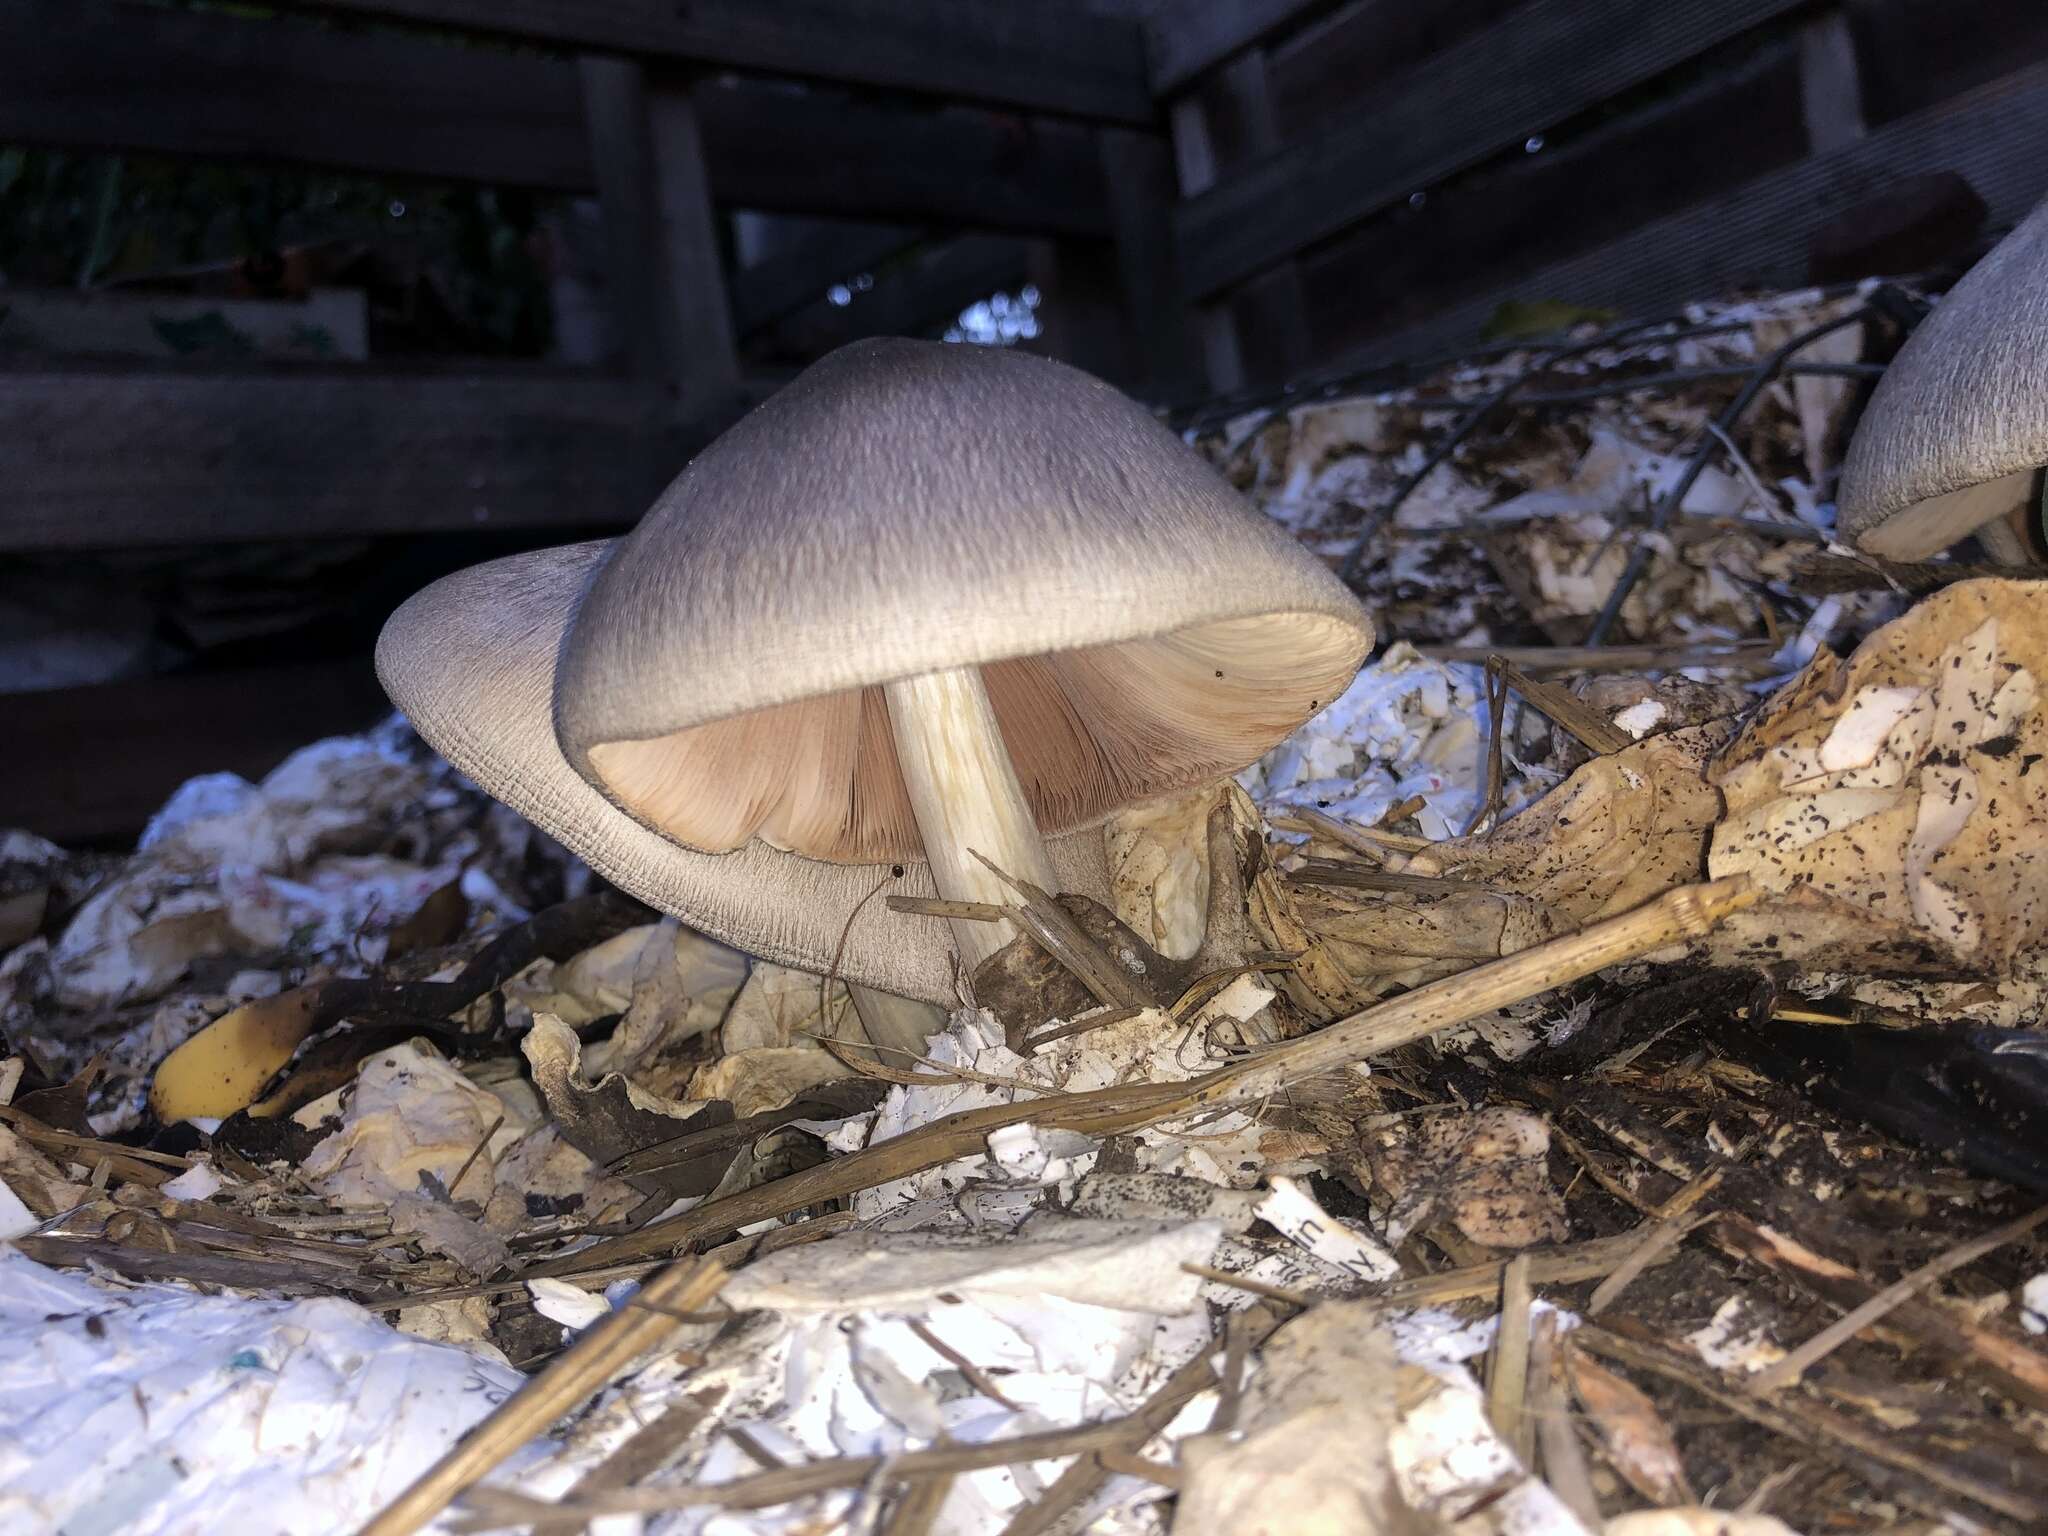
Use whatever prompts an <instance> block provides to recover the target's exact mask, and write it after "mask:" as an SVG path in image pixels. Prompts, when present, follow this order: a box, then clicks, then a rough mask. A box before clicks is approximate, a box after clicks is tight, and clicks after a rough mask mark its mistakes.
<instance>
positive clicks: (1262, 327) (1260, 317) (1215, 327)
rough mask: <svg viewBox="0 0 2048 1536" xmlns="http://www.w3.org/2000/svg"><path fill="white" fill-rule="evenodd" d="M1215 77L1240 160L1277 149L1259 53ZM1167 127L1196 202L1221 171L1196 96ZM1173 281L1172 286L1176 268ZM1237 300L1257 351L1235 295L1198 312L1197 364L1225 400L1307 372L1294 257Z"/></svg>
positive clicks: (1186, 192)
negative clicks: (1237, 132)
mask: <svg viewBox="0 0 2048 1536" xmlns="http://www.w3.org/2000/svg"><path fill="white" fill-rule="evenodd" d="M1217 78H1218V80H1219V82H1220V85H1221V89H1222V90H1223V92H1224V94H1225V96H1226V97H1227V99H1228V101H1229V104H1230V110H1231V114H1232V115H1233V116H1234V117H1235V118H1236V119H1237V120H1238V121H1239V122H1240V123H1241V125H1242V128H1243V134H1244V146H1243V147H1244V150H1245V153H1246V154H1247V155H1248V156H1252V157H1256V156H1259V155H1263V154H1267V153H1270V152H1271V151H1272V150H1274V149H1277V148H1278V147H1279V144H1280V135H1279V129H1278V127H1277V125H1276V123H1275V120H1274V116H1273V106H1272V102H1271V99H1270V98H1269V96H1268V94H1267V82H1266V52H1265V50H1264V49H1263V48H1252V49H1249V50H1247V51H1246V52H1244V53H1243V54H1241V55H1240V56H1239V57H1238V58H1237V59H1235V60H1234V61H1233V62H1231V63H1230V64H1229V65H1227V66H1225V68H1224V69H1223V70H1222V71H1221V72H1220V73H1219V75H1218V77H1217ZM1170 121H1171V123H1172V129H1173V148H1174V160H1175V164H1176V167H1177V169H1178V171H1179V174H1180V184H1181V185H1180V191H1181V196H1182V197H1183V198H1191V197H1196V196H1198V195H1200V194H1201V193H1203V192H1205V191H1207V190H1208V189H1209V188H1210V187H1212V186H1214V185H1215V184H1216V181H1217V178H1218V176H1219V174H1220V172H1221V171H1222V170H1223V169H1224V168H1223V167H1222V166H1220V165H1219V164H1218V161H1217V154H1216V148H1215V144H1216V136H1215V134H1214V132H1213V131H1212V127H1211V124H1210V122H1209V120H1208V114H1207V112H1206V110H1205V108H1204V107H1203V104H1202V102H1201V100H1200V99H1199V98H1198V97H1197V96H1194V95H1189V96H1187V97H1184V98H1183V99H1182V100H1180V101H1178V102H1176V103H1175V104H1174V107H1173V109H1172V112H1171V115H1170ZM1233 169H1234V167H1233ZM1112 196H1114V192H1113V191H1112ZM1175 276H1176V279H1178V276H1179V273H1178V269H1177V268H1176V273H1175ZM1242 294H1243V297H1244V298H1245V299H1246V300H1247V301H1248V303H1247V305H1246V307H1247V308H1248V309H1249V311H1250V312H1251V313H1252V314H1254V315H1255V316H1256V320H1255V324H1254V326H1253V329H1254V330H1255V331H1256V332H1257V333H1258V336H1259V338H1260V339H1261V340H1262V341H1263V342H1264V343H1265V344H1264V346H1263V347H1261V348H1258V349H1254V348H1253V347H1251V346H1248V345H1247V340H1248V338H1247V337H1246V335H1245V333H1244V328H1243V327H1242V325H1241V324H1240V320H1239V313H1238V304H1237V302H1236V300H1237V298H1238V295H1235V294H1228V293H1226V294H1221V295H1218V296H1217V297H1216V298H1215V299H1214V300H1213V301H1212V302H1210V303H1207V304H1204V305H1201V306H1200V307H1199V308H1198V310H1197V314H1198V315H1199V330H1200V334H1201V341H1202V358H1203V365H1204V369H1205V371H1206V372H1207V374H1208V381H1209V388H1210V389H1211V391H1213V392H1214V393H1216V394H1230V393H1233V392H1235V391H1237V390H1240V389H1243V388H1245V387H1246V386H1247V385H1248V384H1251V383H1254V382H1277V380H1275V379H1272V378H1264V377H1261V378H1255V377H1254V375H1255V374H1257V375H1274V374H1277V375H1279V376H1281V377H1286V376H1289V375H1292V374H1294V373H1296V372H1298V371H1299V370H1300V369H1301V368H1303V367H1304V366H1306V364H1307V362H1308V359H1309V335H1308V320H1307V313H1306V309H1305V306H1304V302H1303V297H1302V288H1301V271H1300V268H1299V267H1298V266H1297V265H1296V263H1295V262H1294V260H1293V259H1292V258H1289V259H1288V260H1286V261H1283V262H1281V263H1280V264H1279V265H1277V266H1276V267H1274V268H1273V269H1272V270H1271V271H1270V272H1266V273H1262V274H1260V276H1259V277H1257V278H1256V279H1254V280H1253V281H1252V282H1251V283H1248V284H1246V285H1245V288H1244V289H1243V290H1242Z"/></svg>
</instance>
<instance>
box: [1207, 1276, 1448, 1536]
mask: <svg viewBox="0 0 2048 1536" xmlns="http://www.w3.org/2000/svg"><path fill="white" fill-rule="evenodd" d="M1395 1367H1396V1361H1395V1358H1394V1347H1393V1341H1392V1339H1391V1337H1390V1336H1389V1335H1388V1333H1387V1331H1386V1329H1385V1327H1384V1326H1383V1324H1382V1322H1381V1319H1380V1318H1379V1316H1378V1314H1377V1312H1376V1311H1375V1310H1374V1308H1373V1307H1372V1306H1371V1305H1370V1304H1369V1303H1365V1302H1355V1301H1333V1302H1329V1303H1326V1304H1325V1305H1323V1306H1320V1307H1317V1308H1316V1309H1315V1310H1313V1311H1311V1312H1309V1313H1307V1314H1305V1315H1303V1316H1301V1317H1298V1318H1296V1319H1295V1320H1294V1321H1292V1322H1290V1323H1288V1324H1286V1325H1285V1326H1284V1327H1282V1328H1281V1329H1279V1330H1278V1331H1277V1332H1276V1333H1275V1334H1274V1335H1273V1336H1272V1337H1271V1338H1270V1339H1268V1340H1267V1341H1266V1343H1265V1345H1264V1347H1263V1348H1262V1349H1261V1351H1260V1366H1259V1372H1258V1375H1257V1376H1256V1377H1255V1378H1254V1379H1253V1380H1252V1381H1251V1382H1250V1384H1249V1385H1248V1386H1247V1388H1246V1390H1245V1392H1244V1395H1243V1396H1242V1397H1241V1398H1240V1399H1239V1400H1238V1411H1237V1420H1236V1423H1235V1424H1234V1425H1232V1426H1231V1427H1230V1431H1229V1432H1227V1433H1218V1434H1212V1435H1201V1436H1198V1437H1195V1438H1194V1439H1191V1440H1187V1441H1183V1442H1182V1444H1181V1458H1182V1461H1183V1464H1184V1466H1185V1468H1186V1472H1187V1486H1186V1487H1185V1489H1184V1490H1183V1491H1182V1493H1181V1497H1180V1502H1179V1505H1178V1507H1177V1508H1176V1510H1175V1512H1174V1519H1173V1533H1174V1536H1266V1533H1270V1536H1282V1533H1289V1536H1342V1533H1349V1532H1354V1531H1375V1532H1389V1533H1391V1532H1400V1531H1421V1530H1424V1529H1427V1528H1429V1525H1430V1522H1427V1521H1424V1520H1423V1519H1421V1518H1420V1517H1419V1516H1417V1515H1416V1514H1415V1512H1414V1511H1412V1510H1410V1509H1409V1508H1408V1506H1407V1505H1406V1504H1405V1503H1404V1502H1403V1500H1402V1498H1401V1492H1400V1489H1399V1488H1398V1487H1397V1486H1396V1484H1395V1481H1394V1474H1393V1468H1392V1466H1391V1465H1390V1464H1389V1461H1388V1456H1387V1438H1388V1434H1389V1431H1390V1430H1391V1428H1392V1426H1393V1422H1394V1371H1395Z"/></svg>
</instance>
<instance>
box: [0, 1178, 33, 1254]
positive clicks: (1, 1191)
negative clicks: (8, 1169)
mask: <svg viewBox="0 0 2048 1536" xmlns="http://www.w3.org/2000/svg"><path fill="white" fill-rule="evenodd" d="M38 1225H39V1223H38V1222H37V1221H36V1215H35V1212H34V1211H31V1210H30V1209H29V1208H28V1207H27V1206H25V1205H23V1204H22V1203H21V1196H19V1195H17V1194H16V1193H15V1192H14V1191H13V1190H11V1189H9V1188H8V1187H7V1181H6V1180H5V1179H0V1242H5V1241H6V1240H7V1239H8V1238H10V1237H22V1236H24V1235H26V1234H27V1233H30V1232H33V1231H35V1229H36V1227H37V1226H38Z"/></svg>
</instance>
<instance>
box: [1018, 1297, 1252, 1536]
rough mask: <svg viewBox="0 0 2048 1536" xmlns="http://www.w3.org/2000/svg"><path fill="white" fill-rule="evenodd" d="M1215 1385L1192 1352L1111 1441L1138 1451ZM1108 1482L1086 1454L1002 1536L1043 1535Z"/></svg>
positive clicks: (1248, 1330)
mask: <svg viewBox="0 0 2048 1536" xmlns="http://www.w3.org/2000/svg"><path fill="white" fill-rule="evenodd" d="M1277 1326H1278V1322H1277V1320H1276V1319H1273V1318H1271V1317H1270V1316H1268V1317H1264V1318H1262V1319H1261V1320H1260V1321H1259V1322H1256V1323H1253V1322H1249V1321H1248V1322H1247V1324H1246V1335H1247V1338H1248V1340H1249V1342H1250V1343H1252V1344H1257V1343H1258V1342H1259V1341H1260V1340H1262V1339H1264V1338H1265V1336H1266V1335H1267V1334H1268V1333H1270V1332H1272V1330H1273V1329H1274V1328H1275V1327H1277ZM1215 1385H1216V1373H1215V1372H1214V1371H1213V1370H1211V1369H1210V1367H1209V1359H1208V1356H1207V1354H1202V1355H1198V1356H1196V1357H1195V1358H1194V1359H1193V1360H1190V1361H1189V1362H1188V1363H1187V1364H1186V1365H1183V1366H1182V1367H1181V1368H1180V1369H1179V1370H1177V1371H1175V1372H1174V1373H1173V1374H1172V1375H1171V1376H1168V1377H1167V1378H1166V1380H1165V1381H1164V1382H1162V1383H1161V1384H1160V1386H1159V1389H1158V1390H1157V1391H1156V1392H1154V1393H1153V1394H1152V1395H1151V1396H1150V1397H1149V1398H1147V1399H1146V1400H1145V1403H1144V1405H1143V1406H1142V1407H1140V1408H1139V1409H1138V1411H1137V1412H1136V1413H1134V1414H1132V1415H1131V1416H1130V1418H1129V1419H1127V1420H1125V1421H1124V1422H1125V1424H1126V1426H1127V1430H1126V1433H1125V1435H1124V1436H1123V1437H1122V1438H1121V1439H1120V1440H1118V1441H1116V1442H1114V1443H1115V1444H1118V1445H1120V1446H1122V1447H1123V1448H1124V1449H1126V1450H1136V1449H1137V1448H1138V1447H1140V1446H1142V1445H1143V1444H1144V1443H1145V1442H1146V1441H1147V1440H1150V1439H1151V1438H1152V1437H1153V1436H1154V1435H1156V1434H1158V1433H1159V1431H1160V1430H1162V1429H1164V1428H1165V1427H1166V1426H1167V1425H1168V1424H1170V1423H1172V1422H1173V1417H1174V1415H1175V1414H1177V1413H1179V1412H1180V1411H1181V1409H1182V1408H1183V1407H1185V1406H1186V1405H1187V1404H1188V1403H1189V1402H1190V1401H1192V1400H1193V1399H1194V1397H1195V1396H1196V1395H1197V1394H1198V1393H1201V1392H1206V1391H1207V1390H1209V1388H1211V1387H1213V1386H1215ZM1108 1481H1109V1470H1108V1469H1107V1468H1106V1467H1104V1466H1103V1465H1102V1463H1101V1461H1100V1460H1099V1459H1098V1458H1096V1457H1093V1456H1084V1457H1083V1458H1082V1459H1081V1460H1079V1461H1077V1462H1075V1463H1074V1464H1073V1465H1072V1466H1070V1467H1068V1468H1067V1469H1066V1471H1064V1472H1062V1473H1061V1474H1060V1475H1059V1476H1058V1477H1057V1478H1055V1479H1054V1480H1053V1484H1052V1486H1051V1487H1050V1488H1048V1489H1046V1490H1045V1492H1044V1493H1042V1494H1040V1495H1039V1496H1038V1497H1037V1498H1036V1499H1034V1500H1033V1501H1032V1502H1031V1503H1029V1504H1026V1505H1025V1506H1024V1507H1023V1508H1021V1509H1019V1510H1018V1511H1017V1512H1016V1513H1015V1514H1013V1515H1011V1516H1010V1522H1009V1524H1007V1525H1005V1526H1004V1527H1003V1532H1002V1536H1046V1533H1047V1532H1049V1531H1051V1530H1053V1529H1054V1528H1055V1527H1056V1526H1057V1525H1058V1524H1059V1523H1060V1521H1061V1520H1062V1519H1063V1518H1064V1517H1065V1516H1066V1514H1067V1512H1068V1511H1069V1510H1073V1509H1077V1508H1079V1507H1080V1506H1081V1505H1082V1504H1085V1503H1086V1502H1087V1501H1088V1500H1089V1499H1091V1498H1093V1497H1094V1496H1095V1494H1096V1493H1097V1492H1098V1491H1099V1490H1100V1489H1101V1487H1102V1485H1103V1484H1104V1483H1106V1482H1108Z"/></svg>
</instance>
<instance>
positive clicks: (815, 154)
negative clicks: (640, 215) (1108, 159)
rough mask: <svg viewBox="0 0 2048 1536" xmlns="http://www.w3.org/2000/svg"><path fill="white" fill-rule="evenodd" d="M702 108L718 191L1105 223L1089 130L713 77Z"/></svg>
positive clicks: (801, 209)
mask: <svg viewBox="0 0 2048 1536" xmlns="http://www.w3.org/2000/svg"><path fill="white" fill-rule="evenodd" d="M696 103H697V114H698V119H699V121H700V123H701V124H702V126H703V131H704V145H705V153H706V156H707V157H708V159H709V161H710V165H711V175H712V189H713V191H714V192H716V194H717V196H718V199H719V201H721V202H724V203H732V204H738V205H740V206H742V207H747V208H759V209H764V210H767V211H770V212H783V213H811V214H820V215H839V216H841V217H845V218H856V219H875V220H884V221H900V222H903V223H916V222H920V221H922V222H930V223H934V224H944V225H948V226H951V227H955V228H971V229H1005V230H1014V231H1017V232H1018V233H1020V234H1030V233H1038V232H1045V233H1053V234H1076V235H1088V236H1100V235H1106V234H1108V233H1109V212H1108V201H1107V197H1106V195H1105V193H1104V190H1103V185H1102V171H1101V167H1100V166H1099V165H1098V164H1097V163H1096V159H1095V139H1094V135H1093V134H1092V133H1091V132H1090V131H1089V130H1088V129H1086V128H1083V127H1081V126H1079V125H1077V124H1073V123H1062V122H1054V121H1050V120H1047V119H1044V118H1035V119H1032V118H1014V117H1002V116H999V115H996V114H993V113H988V112H983V111H978V110H976V109H974V108H971V107H947V108H943V109H938V110H919V109H905V108H902V107H890V106H883V105H879V104H877V103H874V102H868V101H860V100H854V99H842V98H839V97H837V96H834V95H831V94H829V93H823V92H802V91H795V90H775V89H772V88H770V87H766V86H759V85H749V84H746V83H744V82H739V81H706V82H704V83H703V84H702V85H700V86H699V88H698V89H697V92H696Z"/></svg>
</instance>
